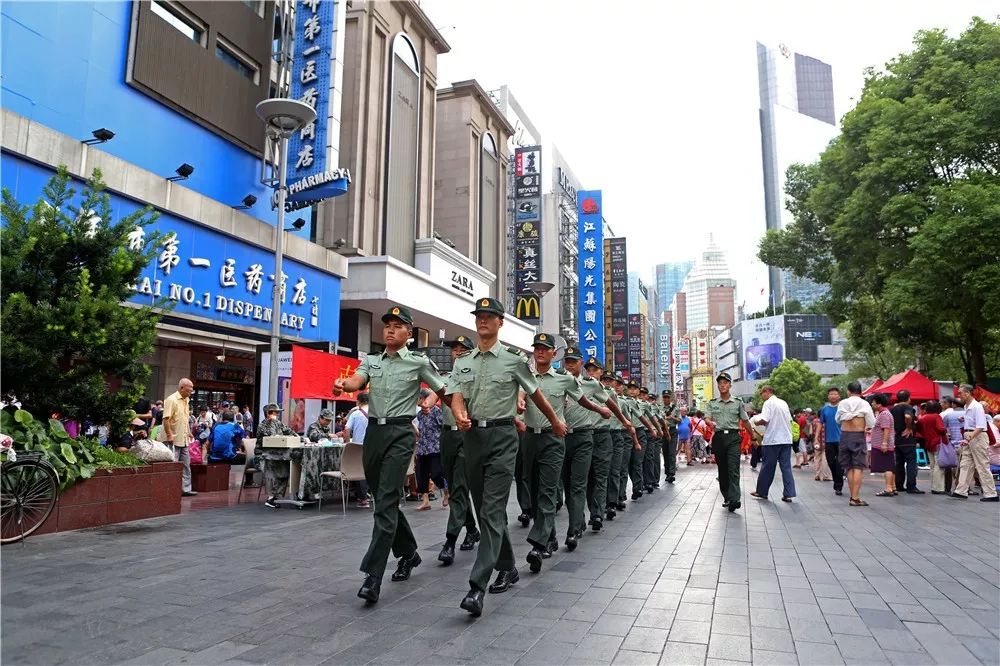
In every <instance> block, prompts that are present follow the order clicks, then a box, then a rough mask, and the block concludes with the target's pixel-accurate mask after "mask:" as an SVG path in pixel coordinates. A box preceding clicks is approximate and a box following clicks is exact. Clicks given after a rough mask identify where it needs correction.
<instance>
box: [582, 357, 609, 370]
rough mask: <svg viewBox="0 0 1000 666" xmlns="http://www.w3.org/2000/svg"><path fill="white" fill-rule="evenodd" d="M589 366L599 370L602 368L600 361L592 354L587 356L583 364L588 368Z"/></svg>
mask: <svg viewBox="0 0 1000 666" xmlns="http://www.w3.org/2000/svg"><path fill="white" fill-rule="evenodd" d="M590 366H594V367H595V368H597V369H599V370H603V369H604V366H603V365H601V362H600V361H598V360H597V358H596V357H594V356H591V357H590V358H588V359H587V362H586V363H585V364H584V367H587V368H589V367H590Z"/></svg>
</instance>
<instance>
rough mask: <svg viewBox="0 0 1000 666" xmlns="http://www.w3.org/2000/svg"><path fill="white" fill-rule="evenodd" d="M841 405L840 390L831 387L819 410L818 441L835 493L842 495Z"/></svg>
mask: <svg viewBox="0 0 1000 666" xmlns="http://www.w3.org/2000/svg"><path fill="white" fill-rule="evenodd" d="M839 404H840V389H839V388H837V387H836V386H831V387H830V388H829V389H827V391H826V404H825V405H823V407H821V408H820V410H819V417H818V421H819V433H817V435H816V441H817V442H822V443H823V454H824V457H825V459H826V464H827V466H828V467H829V468H830V476H831V477H833V492H834V493H835V494H837V495H842V494H843V491H844V470H843V469H842V468H841V466H840V460H839V456H840V424H839V423H838V422H837V406H838V405H839Z"/></svg>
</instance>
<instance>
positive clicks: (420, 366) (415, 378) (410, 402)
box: [356, 347, 444, 419]
mask: <svg viewBox="0 0 1000 666" xmlns="http://www.w3.org/2000/svg"><path fill="white" fill-rule="evenodd" d="M356 374H358V375H360V376H362V377H364V378H365V381H366V382H367V384H368V395H369V402H368V417H369V418H372V419H380V418H394V417H399V416H410V417H412V416H413V410H414V409H415V408H416V404H417V395H418V394H419V393H420V382H421V381H422V382H424V383H425V384H427V386H428V387H429V388H430V390H431V391H434V392H435V393H437V392H438V391H439V390H440V389H441V388H442V387H443V386H444V382H443V381H442V380H441V377H440V376H439V375H438V373H437V370H436V369H435V367H434V364H432V363H431V360H430V359H429V358H427V357H426V356H424V355H423V354H422V353H420V352H414V351H410V350H409V349H407V348H406V347H403V348H401V349H400V350H399V351H398V352H396V353H395V354H389V353H388V352H382V353H381V354H369V355H368V356H366V357H365V360H364V361H362V362H361V365H359V366H358V369H357V371H356Z"/></svg>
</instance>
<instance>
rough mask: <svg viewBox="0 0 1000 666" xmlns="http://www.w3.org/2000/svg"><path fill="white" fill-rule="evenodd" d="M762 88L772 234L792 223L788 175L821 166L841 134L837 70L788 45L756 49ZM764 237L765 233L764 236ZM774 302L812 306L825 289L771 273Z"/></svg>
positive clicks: (766, 208) (762, 138)
mask: <svg viewBox="0 0 1000 666" xmlns="http://www.w3.org/2000/svg"><path fill="white" fill-rule="evenodd" d="M757 76H758V80H759V84H760V142H761V157H762V166H763V177H764V212H765V218H766V223H767V224H766V228H767V229H783V228H784V227H785V226H786V225H787V224H788V223H789V222H791V221H792V214H791V212H789V211H788V209H787V208H786V207H785V205H784V201H785V172H786V170H787V169H788V167H789V166H790V165H792V164H795V163H804V164H808V163H811V162H813V161H815V160H816V158H817V157H819V155H820V153H821V152H822V151H823V150H824V149H825V148H826V146H827V144H829V142H830V140H831V139H833V137H834V136H836V134H837V131H838V130H837V124H836V123H837V121H836V116H835V115H834V108H833V70H832V68H831V67H830V65H828V64H827V63H825V62H822V61H820V60H817V59H816V58H812V57H810V56H807V55H803V54H801V53H796V52H794V51H792V50H791V49H790V48H788V47H787V46H785V45H784V44H779V45H778V46H777V47H776V48H775V47H769V46H766V45H764V44H761V43H760V42H758V43H757ZM762 233H763V230H762ZM768 283H769V286H770V294H769V299H768V300H769V302H770V303H774V304H777V303H780V302H782V301H783V300H793V299H794V300H798V301H800V302H803V303H806V304H808V303H812V302H813V301H815V300H816V299H817V298H818V297H819V296H821V295H822V293H823V288H822V287H821V286H819V285H815V284H813V283H810V282H809V281H808V280H802V279H797V280H789V279H788V276H787V274H783V272H782V271H781V270H780V269H778V268H774V267H771V268H769V269H768Z"/></svg>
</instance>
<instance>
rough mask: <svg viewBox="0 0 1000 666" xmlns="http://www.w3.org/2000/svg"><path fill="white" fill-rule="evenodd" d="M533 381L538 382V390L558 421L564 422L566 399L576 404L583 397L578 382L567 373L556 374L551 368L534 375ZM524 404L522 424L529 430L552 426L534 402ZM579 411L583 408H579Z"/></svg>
mask: <svg viewBox="0 0 1000 666" xmlns="http://www.w3.org/2000/svg"><path fill="white" fill-rule="evenodd" d="M535 381H537V382H538V388H540V389H541V390H542V393H544V394H545V399H546V400H548V401H549V404H550V405H552V411H554V412H555V413H556V416H557V417H559V420H560V421H565V420H566V400H567V398H568V399H569V400H572V401H573V402H576V401H577V400H579V399H580V398H581V397H582V396H583V390H582V389H581V388H580V382H579V381H577V379H576V377H574V376H573V375H571V374H569V373H568V372H567V373H561V372H556V371H555V370H554V369H553V368H549V371H548V372H545V373H542V374H538V373H535ZM525 402H526V403H527V404H526V408H525V411H524V424H525V425H526V426H528V427H529V428H548V427H550V426H551V425H552V424H551V423H549V420H548V419H547V418H545V414H542V412H541V410H539V409H538V407H536V406H535V403H534V402H532V401H531V400H526V401H525ZM581 409H583V408H582V407H581Z"/></svg>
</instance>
